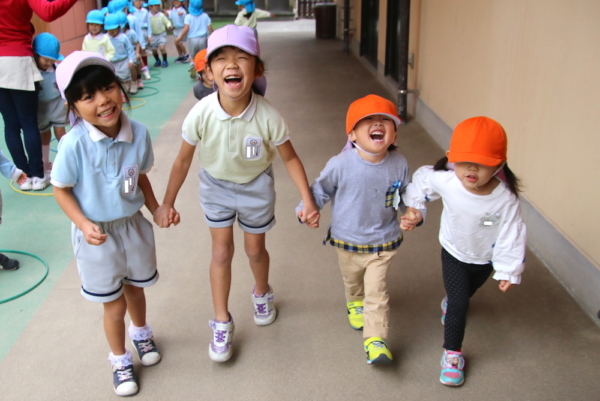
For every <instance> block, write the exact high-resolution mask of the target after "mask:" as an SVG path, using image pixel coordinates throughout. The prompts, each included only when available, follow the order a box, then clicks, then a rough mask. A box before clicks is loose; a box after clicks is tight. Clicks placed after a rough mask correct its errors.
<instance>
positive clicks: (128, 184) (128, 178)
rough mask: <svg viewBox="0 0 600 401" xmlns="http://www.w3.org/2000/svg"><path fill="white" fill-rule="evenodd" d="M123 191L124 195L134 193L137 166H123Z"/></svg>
mask: <svg viewBox="0 0 600 401" xmlns="http://www.w3.org/2000/svg"><path fill="white" fill-rule="evenodd" d="M123 177H124V182H123V192H124V193H125V194H126V195H129V194H133V193H135V190H136V188H137V179H138V166H129V167H123Z"/></svg>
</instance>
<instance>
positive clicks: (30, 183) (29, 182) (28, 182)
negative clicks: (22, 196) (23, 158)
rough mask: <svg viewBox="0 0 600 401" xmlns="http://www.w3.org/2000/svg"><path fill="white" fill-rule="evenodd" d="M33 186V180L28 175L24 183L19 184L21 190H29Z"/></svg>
mask: <svg viewBox="0 0 600 401" xmlns="http://www.w3.org/2000/svg"><path fill="white" fill-rule="evenodd" d="M32 186H33V180H32V179H31V178H29V177H27V179H26V180H25V182H24V183H22V184H21V191H31V188H32Z"/></svg>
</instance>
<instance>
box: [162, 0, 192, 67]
mask: <svg viewBox="0 0 600 401" xmlns="http://www.w3.org/2000/svg"><path fill="white" fill-rule="evenodd" d="M167 14H168V16H169V19H170V20H171V22H172V23H173V36H175V38H178V37H179V36H180V35H181V32H182V31H183V28H184V27H185V22H184V21H185V17H186V15H187V12H186V11H185V7H183V2H182V1H181V0H173V8H172V9H170V10H168V12H167ZM186 41H187V35H183V36H182V38H181V40H180V41H179V42H177V41H176V42H175V47H176V48H177V58H176V59H175V62H176V63H187V62H188V61H189V60H190V55H189V54H188V53H187V50H186V49H185V45H184V43H185V42H186Z"/></svg>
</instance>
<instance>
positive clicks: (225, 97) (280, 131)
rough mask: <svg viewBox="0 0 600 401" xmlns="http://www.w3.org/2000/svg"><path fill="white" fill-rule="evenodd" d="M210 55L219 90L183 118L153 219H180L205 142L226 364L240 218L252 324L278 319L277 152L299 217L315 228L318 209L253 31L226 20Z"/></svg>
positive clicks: (219, 347) (205, 199)
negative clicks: (296, 196) (272, 272)
mask: <svg viewBox="0 0 600 401" xmlns="http://www.w3.org/2000/svg"><path fill="white" fill-rule="evenodd" d="M207 60H208V61H207V64H206V71H207V73H208V76H209V78H210V79H213V80H214V83H215V85H216V87H217V88H218V90H217V92H215V93H213V94H211V95H208V96H206V97H205V98H203V99H202V100H201V101H199V102H198V103H197V104H196V105H195V106H194V107H193V108H192V110H191V111H190V112H189V114H188V116H187V117H186V119H185V121H184V123H183V135H182V136H183V141H182V144H181V149H180V151H179V154H178V156H177V158H176V160H175V163H174V164H173V168H172V170H171V176H170V178H169V183H168V186H167V191H166V194H165V198H164V200H163V204H162V205H161V206H160V207H159V209H158V210H157V211H156V213H155V215H154V221H155V222H156V223H157V224H158V225H159V226H161V227H168V226H169V225H170V224H178V223H179V214H178V213H177V212H176V210H175V208H174V205H175V199H176V197H177V193H178V192H179V189H180V188H181V185H182V184H183V182H184V180H185V178H186V176H187V174H188V171H189V168H190V164H191V162H192V159H193V157H194V151H195V150H196V145H198V144H199V143H201V144H202V146H201V147H200V152H199V155H200V160H201V163H202V169H201V171H200V174H199V175H200V203H201V205H202V208H203V210H204V213H205V221H206V223H207V224H208V226H209V228H210V233H211V237H212V257H211V262H210V282H211V289H212V296H213V302H214V308H215V318H214V319H212V320H210V321H209V326H210V327H211V329H212V330H213V337H212V341H211V342H210V344H209V349H208V353H209V356H210V358H211V359H212V360H214V361H216V362H224V361H226V360H228V359H229V358H230V357H231V352H232V340H233V331H234V323H233V318H232V317H231V314H230V313H229V308H228V299H229V290H230V286H231V262H232V259H233V249H234V244H233V224H234V223H235V220H236V217H237V219H238V224H239V226H240V228H241V229H242V230H243V231H244V249H245V251H246V255H247V256H248V261H249V262H250V268H251V269H252V273H253V274H254V279H255V286H254V290H253V291H252V294H251V300H252V302H253V304H254V322H255V323H256V324H257V325H259V326H264V325H269V324H271V323H272V322H273V321H274V320H275V316H276V310H275V305H274V302H273V300H274V296H273V289H272V287H271V286H270V285H269V265H270V261H269V253H268V252H267V249H266V247H265V235H266V232H267V231H269V230H270V229H271V228H272V227H273V226H274V225H275V215H274V211H275V190H274V181H273V171H272V166H271V163H272V161H273V159H274V158H275V154H276V153H277V152H278V153H279V154H280V156H281V158H282V159H283V162H284V164H285V166H286V169H287V170H288V173H289V175H290V177H291V178H292V180H293V181H294V184H295V185H296V187H297V188H298V191H299V192H300V194H301V196H302V200H303V201H304V207H303V208H302V210H301V212H300V216H301V219H302V221H303V222H306V223H308V224H309V225H311V226H317V225H318V220H319V212H318V209H317V207H316V205H315V203H314V201H313V198H312V195H311V193H310V189H309V186H308V182H307V179H306V173H305V172H304V167H303V165H302V162H301V161H300V159H299V158H298V156H297V155H296V152H295V150H294V147H293V146H292V143H291V142H290V137H289V129H288V126H287V124H286V122H285V121H284V119H283V118H282V117H281V115H280V114H279V113H278V112H277V111H276V110H275V109H274V108H273V106H271V105H270V104H269V102H267V101H266V100H265V98H264V97H263V95H264V93H265V89H266V81H265V79H264V77H263V72H264V64H263V62H262V60H261V59H260V49H259V46H258V42H257V40H256V37H255V36H254V32H253V31H252V29H250V28H248V27H245V26H235V25H227V26H225V27H223V28H221V29H218V30H216V31H214V32H213V34H212V35H210V36H209V38H208V49H207ZM276 150H277V152H276Z"/></svg>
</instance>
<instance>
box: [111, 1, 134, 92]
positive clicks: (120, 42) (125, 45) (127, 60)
mask: <svg viewBox="0 0 600 401" xmlns="http://www.w3.org/2000/svg"><path fill="white" fill-rule="evenodd" d="M125 21H127V16H126V15H125V13H123V12H122V11H117V12H116V13H114V14H108V15H107V16H106V17H105V19H104V29H106V33H108V36H109V38H110V42H111V43H112V45H113V47H114V48H115V56H114V57H113V59H112V60H110V62H111V63H112V65H113V66H114V67H115V73H116V74H117V77H119V79H120V80H121V81H122V82H123V86H124V87H125V90H127V91H128V92H129V93H131V94H135V93H137V89H138V87H137V80H135V81H134V80H133V79H132V77H131V70H132V69H133V67H134V65H135V64H134V63H135V60H136V57H135V51H134V50H133V46H132V45H131V41H130V40H129V37H127V35H125V34H124V33H122V32H121V24H123V23H124V22H125Z"/></svg>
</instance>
